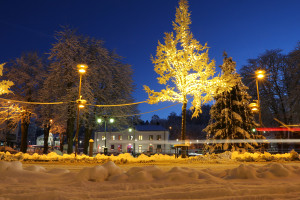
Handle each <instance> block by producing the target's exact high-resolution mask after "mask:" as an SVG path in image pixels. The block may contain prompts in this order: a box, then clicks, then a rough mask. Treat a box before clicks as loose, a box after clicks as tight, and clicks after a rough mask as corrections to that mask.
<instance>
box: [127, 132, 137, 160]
mask: <svg viewBox="0 0 300 200" xmlns="http://www.w3.org/2000/svg"><path fill="white" fill-rule="evenodd" d="M128 131H129V132H130V133H131V132H133V151H132V153H133V156H135V141H136V139H135V132H134V128H129V129H128Z"/></svg>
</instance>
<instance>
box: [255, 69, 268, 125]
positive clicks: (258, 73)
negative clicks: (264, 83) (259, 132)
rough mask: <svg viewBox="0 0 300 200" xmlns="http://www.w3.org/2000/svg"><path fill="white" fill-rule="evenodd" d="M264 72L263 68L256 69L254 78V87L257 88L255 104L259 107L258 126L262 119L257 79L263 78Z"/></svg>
mask: <svg viewBox="0 0 300 200" xmlns="http://www.w3.org/2000/svg"><path fill="white" fill-rule="evenodd" d="M265 74H266V72H265V71H264V70H257V71H255V80H256V89H257V105H258V109H259V113H258V116H259V124H260V127H262V120H261V106H260V100H259V89H258V80H260V79H263V78H264V77H265Z"/></svg>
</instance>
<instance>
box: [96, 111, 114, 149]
mask: <svg viewBox="0 0 300 200" xmlns="http://www.w3.org/2000/svg"><path fill="white" fill-rule="evenodd" d="M107 119H108V118H107V115H105V116H103V119H101V118H99V119H97V122H98V123H102V121H104V132H105V140H104V155H107V147H106V138H107V137H106V121H107ZM114 122H115V119H114V118H109V123H111V124H112V123H114Z"/></svg>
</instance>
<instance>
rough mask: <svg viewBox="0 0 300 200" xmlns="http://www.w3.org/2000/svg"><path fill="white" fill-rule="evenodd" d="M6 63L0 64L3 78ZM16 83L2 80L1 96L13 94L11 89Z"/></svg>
mask: <svg viewBox="0 0 300 200" xmlns="http://www.w3.org/2000/svg"><path fill="white" fill-rule="evenodd" d="M4 65H5V63H2V64H0V76H3V67H4ZM13 85H14V83H13V82H12V81H9V80H2V81H1V82H0V95H2V94H8V93H11V90H10V87H11V86H13Z"/></svg>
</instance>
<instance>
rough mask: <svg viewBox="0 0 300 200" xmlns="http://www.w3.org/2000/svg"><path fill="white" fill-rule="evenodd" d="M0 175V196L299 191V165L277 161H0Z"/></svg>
mask: <svg viewBox="0 0 300 200" xmlns="http://www.w3.org/2000/svg"><path fill="white" fill-rule="evenodd" d="M0 177H1V179H0V188H1V193H0V199H24V200H26V199H28V200H29V199H43V200H48V199H200V198H201V199H274V198H277V199H283V198H287V199H297V198H298V197H299V193H300V192H299V191H300V167H299V166H291V165H284V164H280V163H270V164H267V165H264V166H260V165H259V166H256V165H253V164H250V165H246V164H241V165H240V166H238V167H235V168H232V169H221V170H219V171H217V172H216V171H214V170H212V169H201V170H199V169H193V168H189V167H173V168H171V169H170V170H168V171H164V170H161V169H160V168H159V167H157V166H146V167H132V168H130V169H128V170H127V171H124V170H123V169H121V168H120V167H119V166H117V165H116V164H115V163H114V162H112V161H109V162H107V163H105V164H102V165H96V166H94V167H87V168H83V169H82V170H80V171H79V172H70V171H69V170H67V169H52V170H46V169H45V168H43V167H41V166H38V165H32V166H30V167H26V168H24V167H23V166H22V163H21V162H19V161H13V162H6V161H0ZM245 180H246V181H245ZM285 181H286V182H285ZM286 183H288V184H286ZM233 196H235V198H232V197H233Z"/></svg>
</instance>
